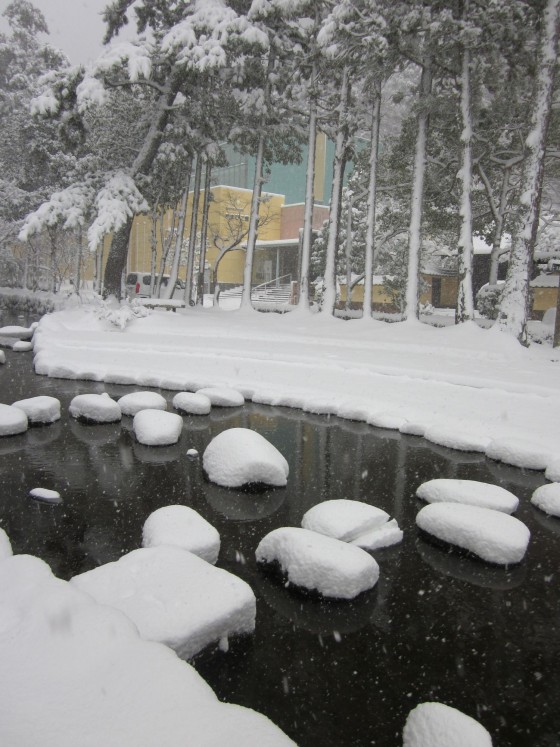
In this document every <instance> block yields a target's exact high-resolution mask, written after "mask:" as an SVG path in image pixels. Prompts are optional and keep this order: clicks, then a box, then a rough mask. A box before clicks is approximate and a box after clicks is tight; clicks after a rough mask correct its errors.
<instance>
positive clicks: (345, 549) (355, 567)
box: [256, 527, 379, 599]
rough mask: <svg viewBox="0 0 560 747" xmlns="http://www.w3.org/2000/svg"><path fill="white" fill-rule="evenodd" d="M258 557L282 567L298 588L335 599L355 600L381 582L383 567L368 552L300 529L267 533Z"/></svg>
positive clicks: (259, 548) (258, 550) (265, 564)
mask: <svg viewBox="0 0 560 747" xmlns="http://www.w3.org/2000/svg"><path fill="white" fill-rule="evenodd" d="M256 558H257V562H258V563H259V564H261V565H264V566H272V567H275V566H276V567H279V568H280V570H281V572H282V573H283V574H284V575H285V576H286V577H287V579H288V581H289V583H291V584H293V585H294V586H297V587H299V588H301V589H306V590H308V591H314V592H317V593H319V594H321V595H322V596H324V597H328V598H332V599H354V597H357V596H358V594H361V593H362V592H363V591H367V590H368V589H371V588H373V587H374V586H375V584H376V583H377V580H378V579H379V566H378V565H377V563H376V561H375V560H374V559H373V558H372V557H371V555H368V554H367V552H365V551H364V550H361V549H360V548H359V547H354V546H352V545H348V544H346V543H345V542H341V541H340V540H337V539H333V538H332V537H327V536H325V535H322V534H317V533H316V532H312V531H310V530H309V529H300V528H298V527H281V528H280V529H274V530H273V531H272V532H270V533H269V534H267V535H266V536H265V537H263V539H262V540H261V541H260V542H259V545H258V547H257V550H256Z"/></svg>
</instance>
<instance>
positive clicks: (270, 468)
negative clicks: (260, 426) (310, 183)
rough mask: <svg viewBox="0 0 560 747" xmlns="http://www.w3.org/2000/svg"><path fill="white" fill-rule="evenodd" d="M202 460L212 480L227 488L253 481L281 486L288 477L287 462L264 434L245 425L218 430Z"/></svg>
mask: <svg viewBox="0 0 560 747" xmlns="http://www.w3.org/2000/svg"><path fill="white" fill-rule="evenodd" d="M202 463H203V467H204V470H205V471H206V474H207V475H208V478H209V479H210V480H211V481H212V482H215V483H216V484H217V485H223V486H224V487H228V488H239V487H241V486H242V485H248V484H256V483H264V484H266V485H274V486H283V485H286V483H287V480H288V473H289V466H288V462H287V461H286V460H285V459H284V457H283V456H282V454H281V453H280V452H279V451H278V449H277V448H276V447H275V446H273V445H272V444H271V443H270V442H269V441H267V440H266V438H264V436H261V435H260V433H257V432H256V431H252V430H250V429H249V428H229V429H228V430H226V431H222V432H221V433H220V434H218V435H217V436H216V437H215V438H213V439H212V441H210V443H209V444H208V446H207V447H206V450H205V451H204V454H203V457H202Z"/></svg>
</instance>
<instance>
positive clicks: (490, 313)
mask: <svg viewBox="0 0 560 747" xmlns="http://www.w3.org/2000/svg"><path fill="white" fill-rule="evenodd" d="M502 288H503V283H499V284H498V285H490V284H489V283H486V285H483V286H482V288H481V289H480V290H479V291H478V293H477V294H476V310H477V311H478V313H479V314H480V315H481V316H483V317H486V319H497V318H498V307H499V305H500V299H501V297H502Z"/></svg>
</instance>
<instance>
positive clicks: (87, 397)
mask: <svg viewBox="0 0 560 747" xmlns="http://www.w3.org/2000/svg"><path fill="white" fill-rule="evenodd" d="M69 410H70V415H72V417H73V418H76V420H80V421H82V422H84V423H118V421H119V420H120V419H121V417H122V412H121V408H120V406H119V404H118V402H115V400H114V399H111V397H109V395H108V394H107V392H103V394H78V395H77V396H76V397H74V399H73V400H72V401H71V402H70V407H69Z"/></svg>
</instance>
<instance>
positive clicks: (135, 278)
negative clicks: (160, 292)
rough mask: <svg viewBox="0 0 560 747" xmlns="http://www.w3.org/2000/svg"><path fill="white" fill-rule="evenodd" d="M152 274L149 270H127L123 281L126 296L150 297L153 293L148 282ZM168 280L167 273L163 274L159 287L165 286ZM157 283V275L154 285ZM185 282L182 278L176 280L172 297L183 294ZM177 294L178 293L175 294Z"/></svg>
mask: <svg viewBox="0 0 560 747" xmlns="http://www.w3.org/2000/svg"><path fill="white" fill-rule="evenodd" d="M151 280H152V275H151V273H149V272H129V273H128V275H127V276H126V282H125V294H126V297H127V298H151V297H153V295H154V294H153V293H150V282H151ZM168 282H169V275H164V276H163V277H162V279H161V288H162V289H163V288H165V287H166V286H167V284H168ZM156 283H157V275H156V277H155V278H154V287H155V284H156ZM184 287H185V284H184V283H183V281H182V280H177V285H176V287H175V292H174V293H173V297H174V298H179V297H181V296H182V294H183V289H184ZM177 294H179V295H177Z"/></svg>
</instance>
